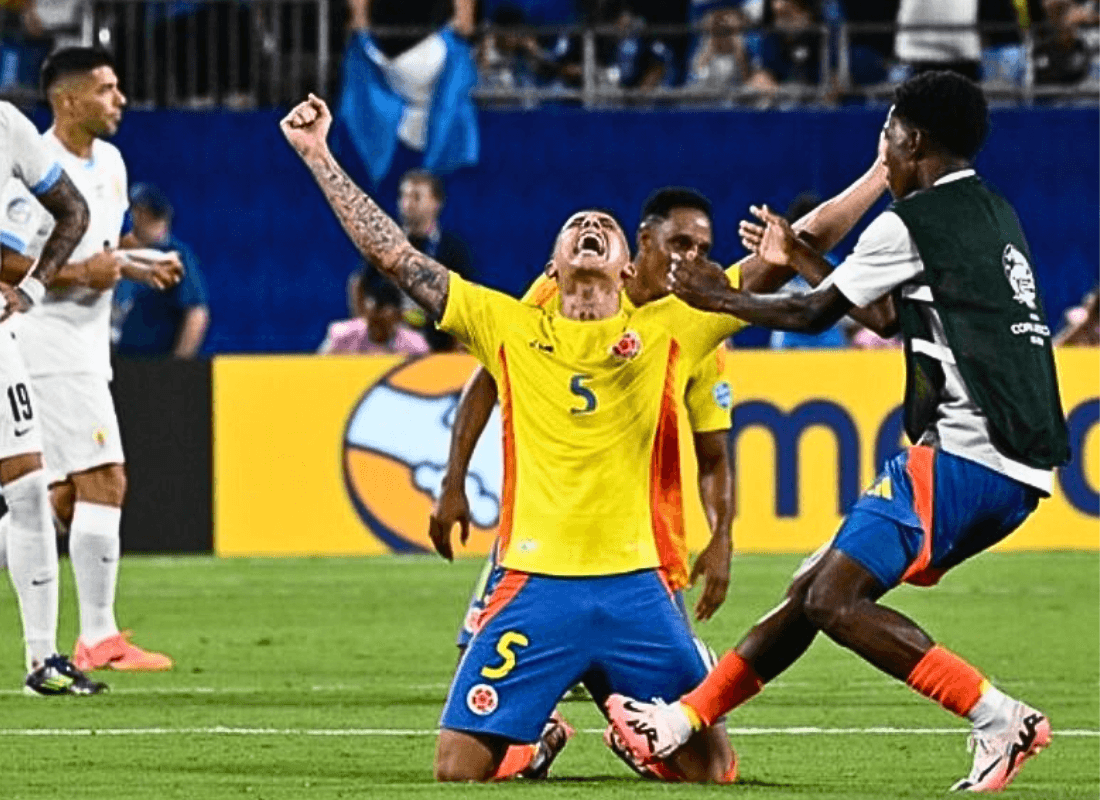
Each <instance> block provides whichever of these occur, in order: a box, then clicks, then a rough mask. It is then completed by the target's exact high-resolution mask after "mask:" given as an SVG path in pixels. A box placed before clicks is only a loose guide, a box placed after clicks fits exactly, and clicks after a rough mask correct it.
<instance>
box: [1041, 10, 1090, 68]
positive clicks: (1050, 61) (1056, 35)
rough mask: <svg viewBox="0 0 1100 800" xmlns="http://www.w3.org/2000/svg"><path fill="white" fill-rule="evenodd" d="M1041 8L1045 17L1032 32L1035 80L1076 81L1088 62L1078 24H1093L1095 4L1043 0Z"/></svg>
mask: <svg viewBox="0 0 1100 800" xmlns="http://www.w3.org/2000/svg"><path fill="white" fill-rule="evenodd" d="M1043 11H1044V13H1045V17H1046V19H1045V20H1044V21H1043V22H1042V24H1040V25H1039V26H1038V29H1037V31H1036V34H1035V51H1034V59H1035V82H1036V83H1041V84H1047V85H1051V84H1060V85H1068V84H1075V83H1080V82H1081V81H1082V80H1084V79H1085V78H1086V77H1087V76H1088V74H1089V69H1090V67H1091V66H1092V57H1091V54H1090V53H1089V47H1088V45H1087V44H1086V43H1085V39H1084V37H1083V36H1082V33H1081V28H1082V27H1085V26H1095V25H1096V24H1097V12H1096V6H1095V5H1093V4H1092V3H1089V4H1087V5H1084V4H1080V3H1075V2H1073V0H1044V2H1043Z"/></svg>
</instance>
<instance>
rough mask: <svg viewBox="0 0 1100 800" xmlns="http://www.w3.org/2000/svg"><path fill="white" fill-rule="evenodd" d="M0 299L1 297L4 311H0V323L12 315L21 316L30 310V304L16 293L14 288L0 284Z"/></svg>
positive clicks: (22, 295)
mask: <svg viewBox="0 0 1100 800" xmlns="http://www.w3.org/2000/svg"><path fill="white" fill-rule="evenodd" d="M0 297H3V302H4V309H3V311H0V322H3V321H4V320H6V319H7V318H8V317H10V316H11V315H12V314H22V313H23V312H25V311H28V310H30V307H31V305H30V303H29V302H27V298H26V296H25V295H24V294H23V293H22V292H17V291H16V290H15V287H14V286H8V284H6V283H0Z"/></svg>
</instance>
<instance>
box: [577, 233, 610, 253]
mask: <svg viewBox="0 0 1100 800" xmlns="http://www.w3.org/2000/svg"><path fill="white" fill-rule="evenodd" d="M606 252H607V244H606V243H605V242H604V240H603V238H602V237H601V236H599V235H598V234H595V233H585V234H582V235H581V238H580V239H578V240H577V255H580V254H581V253H593V254H595V255H597V256H602V255H603V254H604V253H606Z"/></svg>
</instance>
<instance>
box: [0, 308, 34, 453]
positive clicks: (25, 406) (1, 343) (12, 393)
mask: <svg viewBox="0 0 1100 800" xmlns="http://www.w3.org/2000/svg"><path fill="white" fill-rule="evenodd" d="M41 410H42V409H41V404H40V403H39V402H38V399H37V396H36V395H35V392H34V389H32V387H31V381H30V378H29V377H27V368H26V366H24V364H23V356H22V354H21V353H20V352H19V346H18V345H17V344H16V343H15V335H14V334H13V333H12V331H11V327H10V326H8V325H3V326H0V459H4V458H11V457H12V456H19V455H24V454H25V453H41V452H42V434H41V432H40V428H41V426H40V425H39V422H40V413H41Z"/></svg>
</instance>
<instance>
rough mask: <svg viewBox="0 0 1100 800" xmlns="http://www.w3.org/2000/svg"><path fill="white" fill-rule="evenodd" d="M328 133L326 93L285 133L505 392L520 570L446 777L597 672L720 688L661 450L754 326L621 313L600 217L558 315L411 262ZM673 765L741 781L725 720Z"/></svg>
mask: <svg viewBox="0 0 1100 800" xmlns="http://www.w3.org/2000/svg"><path fill="white" fill-rule="evenodd" d="M331 122H332V117H331V114H330V112H329V110H328V108H327V106H325V104H324V103H323V102H322V101H321V100H320V99H318V98H316V97H314V96H312V95H311V96H310V98H309V99H308V100H307V101H306V102H304V103H301V104H300V105H298V106H297V107H296V108H295V109H294V110H292V111H291V113H290V114H289V115H288V116H287V117H286V118H285V119H284V120H283V121H282V123H281V127H282V129H283V132H284V135H285V136H286V138H287V139H288V141H289V142H290V143H291V145H292V146H293V147H294V149H295V150H296V151H297V152H298V154H299V155H300V156H301V158H302V160H303V161H304V163H305V164H306V166H307V167H308V168H309V169H310V171H311V173H312V174H313V176H314V178H315V179H316V181H317V183H318V185H319V186H320V188H321V189H322V192H323V193H324V194H325V197H326V199H327V200H328V202H329V204H330V205H331V206H332V208H333V210H334V211H335V213H336V215H337V217H338V219H339V220H340V222H341V224H342V225H343V226H344V229H345V231H346V232H347V233H348V235H349V237H350V238H351V239H352V241H353V242H354V244H355V245H356V246H357V248H358V249H359V250H360V252H361V253H362V254H363V255H364V256H365V257H367V258H368V259H370V260H371V261H372V262H373V263H374V264H375V265H376V266H377V267H378V268H379V269H380V270H382V271H383V272H384V273H386V274H387V275H388V276H389V277H390V278H392V279H393V280H394V281H395V282H396V283H397V284H398V285H399V286H401V287H402V288H403V289H404V290H405V291H406V292H407V293H408V294H409V295H410V296H411V297H412V298H413V299H414V300H415V301H416V302H417V303H419V304H420V305H421V306H422V307H423V308H424V309H425V310H426V311H428V312H429V313H430V314H431V315H433V316H434V317H436V318H442V322H441V327H443V328H444V329H445V330H448V331H449V332H451V333H453V334H455V335H456V336H457V337H458V338H459V339H461V340H462V341H464V342H465V343H466V344H467V346H468V347H469V348H470V350H471V351H472V352H473V353H474V354H475V355H476V356H477V357H478V358H479V359H480V360H481V361H482V363H483V364H485V366H486V367H488V368H489V370H490V372H491V374H492V375H493V377H494V379H495V380H496V382H497V384H498V386H499V387H500V395H501V401H502V409H503V429H504V436H505V470H504V489H503V502H502V518H501V525H500V541H501V551H502V559H501V560H502V564H503V566H504V567H505V569H506V570H507V572H506V573H505V575H504V577H503V579H502V580H501V582H500V585H499V586H498V588H497V591H496V592H495V593H494V596H493V598H492V599H491V601H490V604H489V606H488V608H487V610H486V612H485V615H484V618H483V620H482V624H481V627H480V629H479V631H478V633H477V635H476V636H475V637H474V639H473V640H472V641H471V643H470V646H469V648H468V649H467V652H466V655H465V656H464V658H463V660H462V663H461V664H460V666H459V670H458V674H457V675H456V677H455V681H454V683H453V685H452V688H451V693H450V695H449V697H448V701H447V705H446V707H445V709H444V715H443V731H442V733H441V735H440V738H439V743H438V749H437V754H436V764H435V772H436V776H437V778H438V779H440V780H462V781H470V780H487V779H490V778H491V777H492V776H493V774H494V773H495V771H496V769H497V767H498V766H499V763H500V761H501V759H502V758H503V755H504V753H505V751H506V750H507V748H508V745H509V744H511V743H514V742H534V741H535V740H537V738H538V736H539V733H540V731H541V728H542V723H543V722H544V721H545V720H546V719H547V717H548V716H549V714H550V712H551V710H552V709H553V707H554V705H555V704H556V703H557V700H558V699H559V698H560V696H561V695H562V693H563V692H564V691H565V690H566V689H567V688H568V687H569V686H571V685H573V684H574V683H576V682H577V681H578V680H579V679H581V678H582V677H584V678H586V679H587V682H588V683H589V684H590V685H592V684H594V683H597V682H600V681H602V682H603V683H604V684H605V688H606V689H607V690H608V691H617V692H624V691H633V692H635V693H637V694H640V695H642V696H653V697H675V696H677V694H678V693H679V692H681V691H682V690H683V688H684V687H685V686H690V685H692V683H694V682H696V681H698V680H699V678H700V677H701V676H702V675H703V674H705V667H704V665H703V661H702V658H701V657H700V655H699V653H698V652H697V651H696V649H695V647H694V645H693V642H692V637H691V632H690V630H689V629H688V626H687V623H686V621H685V620H684V618H683V616H682V615H680V613H679V612H678V610H677V609H676V606H675V604H674V603H673V601H672V598H671V594H670V592H669V591H668V588H667V585H666V584H665V582H664V581H663V580H662V577H661V573H660V571H659V567H660V563H661V561H660V556H659V551H660V548H661V546H662V543H665V542H668V541H669V540H670V538H671V536H672V528H673V527H674V526H675V525H677V524H678V519H677V512H678V503H679V499H680V494H679V493H680V486H679V470H678V464H676V463H673V462H671V461H670V460H669V459H667V458H666V457H665V455H664V454H665V453H667V452H668V451H667V450H666V449H664V448H662V447H661V446H660V443H661V442H663V441H665V440H674V439H675V437H676V435H677V432H676V426H677V416H676V413H675V409H676V402H677V398H679V397H680V396H682V394H683V391H684V388H685V386H686V382H687V378H688V375H689V374H690V371H691V369H692V368H693V367H694V366H695V365H696V364H697V363H698V362H699V361H700V359H702V358H703V357H705V356H706V355H707V354H709V352H710V351H712V350H713V349H714V347H716V346H717V344H718V343H719V342H721V341H722V340H723V339H725V338H726V337H727V336H729V335H730V334H731V333H733V332H734V331H736V330H738V329H740V327H742V326H741V324H740V323H738V322H737V321H736V320H734V319H732V318H730V317H721V316H717V315H709V314H705V313H700V312H698V311H695V310H694V309H691V308H689V307H687V306H686V305H685V304H683V303H682V302H681V301H679V300H678V299H676V298H673V297H666V298H664V299H662V300H658V301H656V302H653V303H650V304H649V305H647V306H645V307H644V308H641V309H637V310H634V311H631V310H628V309H626V308H624V306H623V304H622V302H621V293H622V287H623V279H624V277H626V276H628V275H630V274H631V273H632V271H633V265H632V264H631V262H630V258H629V252H628V248H627V243H626V239H625V236H624V235H623V232H622V229H621V228H620V227H619V225H618V223H617V222H616V221H615V220H614V219H613V218H612V217H610V216H609V215H608V214H605V213H602V212H595V211H588V212H581V213H579V214H575V215H574V216H573V217H571V218H570V219H569V220H568V221H567V222H566V224H565V226H564V227H563V228H562V230H561V232H560V234H559V236H558V239H557V241H556V243H555V246H554V251H553V256H552V261H551V263H550V265H549V266H548V269H547V273H548V274H549V275H550V276H551V277H554V278H555V279H556V280H557V281H558V285H559V288H560V291H561V303H560V308H559V309H556V310H546V309H538V308H533V307H530V306H527V305H524V304H522V303H520V302H519V301H517V300H514V299H512V298H510V297H507V296H506V295H502V294H499V293H497V292H493V291H490V290H488V289H485V288H482V287H478V286H476V285H474V284H470V283H468V282H466V281H464V280H463V279H462V278H460V277H459V276H457V275H453V274H450V273H448V272H447V271H446V270H445V269H444V268H443V267H442V266H441V265H439V264H438V263H437V262H435V261H433V260H432V259H431V258H428V257H427V256H424V255H423V254H421V253H419V252H417V251H416V250H414V249H413V248H412V247H411V245H410V244H409V242H408V241H407V240H406V238H405V237H404V235H403V234H402V232H401V230H400V228H399V227H398V226H397V225H396V224H395V223H394V222H393V221H392V220H391V219H390V218H389V217H388V216H386V214H385V213H384V212H383V211H382V210H381V209H380V208H379V207H378V206H377V204H375V203H374V202H373V201H372V200H371V199H370V198H369V197H367V196H366V195H365V194H364V193H363V192H362V191H361V190H360V189H359V188H358V187H356V186H355V185H354V184H353V183H352V182H351V180H350V179H349V178H348V177H347V175H346V174H345V173H344V172H343V170H342V169H341V168H340V166H339V165H338V164H337V163H336V161H335V159H334V158H333V156H332V154H331V152H330V151H329V149H328V146H327V143H326V138H327V134H328V130H329V127H330V126H331ZM534 612H537V613H534ZM623 687H633V688H632V689H625V688H623ZM669 766H670V768H672V769H675V770H677V771H678V772H679V775H680V777H681V778H683V779H687V780H696V781H729V780H732V779H733V777H734V776H735V774H736V765H735V761H734V759H733V755H732V752H731V750H730V749H729V744H728V741H727V740H726V737H725V735H724V733H723V732H722V731H721V729H720V728H718V727H716V726H710V727H708V728H706V729H705V730H703V731H700V732H699V733H698V734H697V735H696V736H695V737H693V740H692V741H691V742H689V743H688V745H687V746H686V747H684V748H683V749H682V750H680V751H678V753H677V754H676V756H675V757H674V758H672V759H670V762H669Z"/></svg>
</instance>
